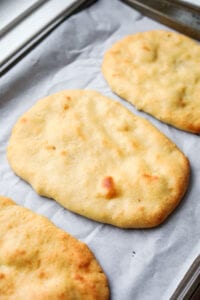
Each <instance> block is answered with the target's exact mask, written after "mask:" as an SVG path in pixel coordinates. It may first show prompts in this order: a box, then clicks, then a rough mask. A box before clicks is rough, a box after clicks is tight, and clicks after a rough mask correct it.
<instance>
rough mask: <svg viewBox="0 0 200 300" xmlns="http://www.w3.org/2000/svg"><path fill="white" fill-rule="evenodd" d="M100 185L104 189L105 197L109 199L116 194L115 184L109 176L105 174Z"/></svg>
mask: <svg viewBox="0 0 200 300" xmlns="http://www.w3.org/2000/svg"><path fill="white" fill-rule="evenodd" d="M102 187H103V188H104V190H105V197H106V198H107V199H111V198H113V197H115V196H116V189H115V184H114V181H113V178H112V177H111V176H107V177H105V178H104V179H103V181H102Z"/></svg>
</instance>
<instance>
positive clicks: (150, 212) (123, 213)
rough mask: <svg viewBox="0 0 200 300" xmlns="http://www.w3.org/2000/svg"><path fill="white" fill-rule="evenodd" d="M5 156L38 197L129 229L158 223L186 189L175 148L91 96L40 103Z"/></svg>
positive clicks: (185, 168)
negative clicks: (41, 196) (43, 197)
mask: <svg viewBox="0 0 200 300" xmlns="http://www.w3.org/2000/svg"><path fill="white" fill-rule="evenodd" d="M7 154H8V160H9V162H10V165H11V167H12V168H13V170H14V171H15V172H16V174H17V175H18V176H20V177H22V178H23V179H24V180H26V181H28V182H29V183H30V184H31V185H32V186H33V188H34V189H35V190H36V192H37V193H38V194H40V195H43V196H46V197H50V198H53V199H55V200H56V201H57V202H59V203H60V204H61V205H63V206H64V207H65V208H67V209H69V210H71V211H73V212H75V213H78V214H80V215H82V216H86V217H88V218H91V219H93V220H96V221H99V222H103V223H109V224H113V225H116V226H119V227H124V228H137V227H152V226H156V225H158V224H160V223H161V222H162V221H163V220H164V219H165V218H166V217H167V216H168V215H169V214H170V213H171V212H172V210H173V209H174V208H175V207H176V206H177V204H178V203H179V201H180V200H181V198H182V197H183V195H184V193H185V191H186V189H187V185H188V177H189V164H188V160H187V158H186V157H185V156H184V154H183V153H181V151H180V150H178V148H177V147H176V146H175V144H173V143H172V142H171V141H170V140H169V139H168V138H167V137H165V136H164V135H163V134H162V133H161V132H159V131H158V130H157V129H156V128H155V127H153V126H152V125H151V124H150V123H149V122H148V121H146V120H144V119H142V118H140V117H137V116H135V115H133V114H131V113H130V112H129V111H128V110H127V109H125V108H124V107H123V106H122V105H120V104H117V103H116V102H114V101H112V100H110V99H108V98H106V97H104V96H102V95H101V94H99V93H97V92H94V91H86V90H80V91H63V92H60V93H57V94H54V95H52V96H49V97H46V98H44V99H42V100H40V101H39V102H37V103H36V104H35V105H34V106H33V107H32V108H31V109H30V110H29V111H28V112H26V113H25V114H24V115H23V116H22V117H21V118H20V119H19V120H18V122H17V124H16V125H15V126H14V129H13V132H12V135H11V138H10V141H9V145H8V152H7Z"/></svg>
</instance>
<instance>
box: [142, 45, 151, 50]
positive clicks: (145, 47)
mask: <svg viewBox="0 0 200 300" xmlns="http://www.w3.org/2000/svg"><path fill="white" fill-rule="evenodd" d="M142 49H144V50H146V51H151V49H150V48H149V47H148V46H146V45H143V46H142Z"/></svg>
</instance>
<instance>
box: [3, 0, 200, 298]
mask: <svg viewBox="0 0 200 300" xmlns="http://www.w3.org/2000/svg"><path fill="white" fill-rule="evenodd" d="M159 28H166V27H164V26H162V25H160V24H159V23H156V22H154V21H152V20H151V19H148V18H146V17H144V16H142V15H141V14H139V13H138V12H137V11H135V10H133V9H132V8H130V7H128V6H127V5H125V4H123V3H121V2H120V1H118V0H109V1H108V0H100V1H98V2H97V3H96V4H94V5H92V6H91V7H90V8H88V9H86V10H84V11H82V12H80V13H78V14H76V15H73V16H72V17H70V18H69V19H67V20H66V21H65V22H64V23H62V24H61V25H60V26H59V27H58V28H57V29H56V30H54V31H53V32H52V33H51V34H50V35H49V36H48V37H47V38H46V39H45V40H44V41H42V42H41V43H40V44H39V45H38V46H37V47H36V48H35V49H34V50H32V51H31V52H30V53H29V54H28V55H27V56H26V57H25V58H23V59H22V60H21V61H20V62H19V63H18V64H17V65H16V66H15V67H13V68H12V69H11V70H10V71H9V72H8V73H7V74H6V75H4V76H3V77H2V78H1V80H0V122H1V123H0V178H1V180H0V194H1V195H5V196H8V197H11V198H13V200H14V201H16V202H17V203H18V204H20V205H22V206H25V207H28V208H30V209H31V210H33V211H35V212H37V213H40V214H43V215H45V216H47V217H48V218H49V219H50V220H52V221H53V222H54V223H55V224H56V225H57V226H59V227H61V228H62V229H64V230H65V231H67V232H69V233H70V234H72V235H73V236H75V237H76V238H78V239H80V240H82V241H84V242H85V243H87V244H88V246H89V247H90V249H91V250H92V251H93V252H94V254H95V256H96V258H97V259H98V261H99V262H100V264H101V266H102V267H103V269H104V271H105V273H106V274H107V276H108V279H109V284H110V289H111V296H112V297H111V299H113V300H133V299H134V300H151V299H152V300H156V299H158V300H162V299H169V297H170V295H171V294H172V293H173V291H174V289H175V287H176V285H177V284H178V283H179V281H180V280H181V279H182V277H183V275H184V274H185V272H186V271H187V269H188V268H189V266H190V264H191V263H192V262H193V260H194V259H195V257H196V256H197V254H199V246H200V243H199V235H200V217H199V215H200V201H199V200H200V199H199V198H200V196H199V194H200V188H199V181H200V159H199V155H200V141H199V136H198V135H194V134H191V133H186V132H183V131H180V130H178V129H175V128H173V127H170V126H168V125H166V124H163V123H161V122H159V121H157V120H156V119H154V118H153V117H150V116H149V115H147V114H145V113H142V112H138V111H136V109H135V108H134V107H133V106H131V105H129V104H127V103H126V102H125V101H123V100H121V99H120V98H118V97H117V96H116V95H114V94H113V93H112V92H111V91H110V88H109V86H108V85H107V83H106V82H105V80H104V79H103V76H102V74H101V62H102V58H103V54H104V52H105V51H106V49H108V48H109V47H110V46H111V45H112V44H113V43H114V42H115V41H117V40H118V39H120V38H122V37H124V36H125V35H127V34H131V33H135V32H139V31H145V30H151V29H159ZM85 88H87V89H96V90H98V91H100V92H101V93H103V94H104V95H106V96H109V97H111V98H113V99H115V100H117V101H120V102H121V103H122V104H123V105H125V106H126V107H128V108H129V109H130V110H131V111H132V112H134V113H136V114H138V115H141V116H143V117H145V118H146V119H148V120H150V121H151V122H152V123H153V124H154V125H155V126H156V127H158V128H159V129H160V130H161V131H162V132H163V133H165V134H166V135H167V136H168V137H169V138H170V139H171V140H173V141H174V142H175V143H176V144H177V146H178V147H179V148H180V149H181V150H182V151H183V152H184V153H185V154H186V155H187V156H188V158H189V160H190V164H191V170H192V174H191V182H190V188H189V191H188V193H187V195H186V196H185V198H184V199H183V201H182V203H181V204H180V205H179V207H178V208H177V209H176V210H175V212H174V213H173V214H172V215H171V216H170V217H169V218H168V220H167V221H166V222H165V223H163V225H161V226H159V227H158V228H155V229H149V230H122V229H118V228H115V227H113V226H110V225H104V224H100V223H97V222H94V221H91V220H88V219H86V218H84V217H81V216H78V215H76V214H73V213H71V212H69V211H68V210H65V209H64V208H62V207H61V206H60V205H59V204H57V203H56V202H55V201H53V200H49V199H46V198H42V197H40V196H38V195H37V194H36V193H35V192H34V191H33V189H32V188H31V186H30V185H29V184H27V183H25V182H24V181H22V180H21V179H19V178H18V177H17V176H16V175H15V174H14V173H13V172H12V171H11V169H10V167H9V165H8V162H7V160H6V145H7V142H8V139H9V136H10V133H11V129H12V127H13V125H14V123H15V122H16V120H17V119H18V117H19V116H20V115H21V114H22V113H23V112H25V111H26V110H27V109H28V108H30V107H31V106H32V105H33V104H34V103H35V102H36V101H37V100H38V99H40V98H41V97H43V96H46V95H48V94H51V93H53V92H57V91H59V90H63V89H85ZM174 113H176V112H174ZM116 122H117V116H116Z"/></svg>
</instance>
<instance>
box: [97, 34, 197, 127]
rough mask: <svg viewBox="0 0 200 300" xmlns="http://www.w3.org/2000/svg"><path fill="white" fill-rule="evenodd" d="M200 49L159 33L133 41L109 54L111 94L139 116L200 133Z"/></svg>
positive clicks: (105, 70)
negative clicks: (128, 103)
mask: <svg viewBox="0 0 200 300" xmlns="http://www.w3.org/2000/svg"><path fill="white" fill-rule="evenodd" d="M199 66H200V46H199V44H198V43H196V42H194V41H193V40H191V39H190V38H188V37H186V36H183V35H181V34H178V33H175V32H169V31H163V30H154V31H148V32H141V33H137V34H133V35H129V36H127V37H125V38H123V39H122V40H120V41H118V42H116V43H115V44H114V45H113V46H112V47H111V48H110V49H109V50H108V51H107V52H106V54H105V57H104V60H103V65H102V71H103V74H104V76H105V79H106V80H107V82H108V84H109V85H110V87H111V89H112V90H113V91H114V92H115V93H116V94H117V95H119V96H120V97H122V98H124V99H126V100H128V101H129V102H131V103H132V104H134V105H135V107H136V108H137V109H139V110H143V111H145V112H147V113H149V114H151V115H153V116H154V117H156V118H157V119H159V120H161V121H163V122H166V123H168V124H171V125H173V126H175V127H177V128H180V129H183V130H186V131H190V132H194V133H200V96H199V91H200V67H199Z"/></svg>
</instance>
